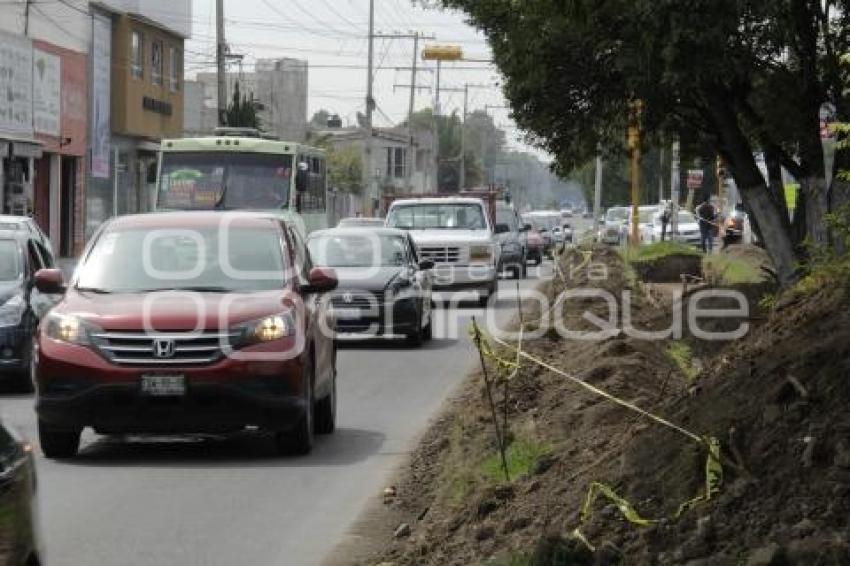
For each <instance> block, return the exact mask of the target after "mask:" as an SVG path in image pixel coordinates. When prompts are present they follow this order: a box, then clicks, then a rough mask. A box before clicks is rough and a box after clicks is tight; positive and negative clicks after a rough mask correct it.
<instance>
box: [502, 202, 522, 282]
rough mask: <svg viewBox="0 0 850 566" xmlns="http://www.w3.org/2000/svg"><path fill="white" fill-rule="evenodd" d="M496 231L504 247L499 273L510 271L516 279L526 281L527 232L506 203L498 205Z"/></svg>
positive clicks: (515, 212) (513, 210)
mask: <svg viewBox="0 0 850 566" xmlns="http://www.w3.org/2000/svg"><path fill="white" fill-rule="evenodd" d="M496 231H497V232H499V234H498V235H497V238H498V240H499V245H501V247H502V252H501V255H500V257H501V260H500V262H499V268H498V271H499V273H502V272H504V271H505V270H508V271H509V272H510V274H511V276H512V277H513V278H514V279H524V278H525V276H526V274H527V266H526V257H527V253H528V252H527V248H526V241H525V239H526V233H527V230H526V229H525V224H524V223H523V222H522V220H521V219H520V217H519V214H517V211H516V210H515V209H514V207H513V206H511V205H510V204H508V203H506V202H504V201H499V202H498V203H496Z"/></svg>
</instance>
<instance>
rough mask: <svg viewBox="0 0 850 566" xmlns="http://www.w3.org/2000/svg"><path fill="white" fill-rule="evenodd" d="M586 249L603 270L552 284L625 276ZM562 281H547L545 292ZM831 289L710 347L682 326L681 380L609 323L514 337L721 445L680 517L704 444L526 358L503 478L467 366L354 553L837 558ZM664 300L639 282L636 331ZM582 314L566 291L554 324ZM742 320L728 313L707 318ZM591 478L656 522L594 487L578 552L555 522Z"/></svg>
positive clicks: (849, 451)
mask: <svg viewBox="0 0 850 566" xmlns="http://www.w3.org/2000/svg"><path fill="white" fill-rule="evenodd" d="M579 261H580V258H579V257H578V256H577V255H574V256H568V257H566V258H564V259H563V263H564V265H565V266H566V264H567V263H568V262H572V263H573V264H576V263H578V262H579ZM593 261H594V262H595V263H596V264H597V265H602V264H604V265H605V267H606V271H607V274H606V275H607V277H605V278H604V279H601V280H600V279H599V278H598V277H590V276H589V275H590V274H591V273H592V271H591V270H589V269H583V270H579V271H575V270H573V271H572V275H573V276H574V277H573V278H571V279H569V280H568V281H567V282H566V287H579V286H581V287H588V286H589V287H601V288H603V289H606V290H608V291H610V292H612V293H613V294H615V295H617V296H619V295H620V293H621V292H622V291H623V290H624V289H626V288H628V287H629V285H631V284H633V283H630V281H629V277H628V276H627V273H625V272H624V269H623V263H622V260H621V259H620V257H619V256H618V255H617V254H616V253H615V252H612V251H610V250H606V249H601V248H600V249H596V250H594V257H593ZM564 271H565V273H570V270H569V269H565V270H564ZM598 273H599V271H598V270H597V271H596V275H598ZM564 287H565V285H564V284H563V283H559V282H555V283H553V284H552V286H551V288H550V289H548V292H549V295H550V296H552V297H554V296H556V295H557V294H558V293H560V292H561V291H562V290H563V289H564ZM845 295H846V294H845V292H844V291H843V290H842V289H830V290H823V291H822V292H821V293H820V294H819V295H817V296H809V297H805V298H798V299H796V300H786V301H784V302H783V301H780V302H779V304H778V305H777V306H776V307H775V308H774V309H773V310H772V311H771V312H770V313H767V314H766V315H765V317H764V318H763V320H761V321H760V320H759V317H751V318H750V319H749V320H747V321H746V322H749V324H750V325H751V326H752V328H751V330H750V332H749V334H748V335H747V336H746V337H745V338H743V339H741V340H738V341H736V342H732V343H723V344H722V345H717V344H712V345H710V346H708V345H701V344H700V343H699V342H698V341H697V340H695V339H694V338H693V336H689V335H686V336H685V340H683V341H682V342H683V343H687V344H689V345H690V350H689V351H693V352H696V355H697V357H698V358H699V360H698V361H697V360H687V362H688V363H693V364H694V365H695V366H696V368H697V370H696V375H697V376H698V379H697V380H696V381H692V380H689V379H688V377H687V376H686V375H685V374H686V373H687V372H684V371H683V366H682V361H681V360H677V358H676V356H673V355H671V351H672V349H671V346H672V345H674V344H673V343H671V342H670V341H648V340H642V339H636V338H630V337H626V336H622V335H621V336H618V337H614V338H609V339H606V340H602V341H578V340H566V339H564V338H563V337H562V336H561V335H559V334H558V333H557V332H555V331H554V329H550V330H549V331H547V332H546V333H545V335H544V336H543V337H542V338H539V339H537V340H534V341H529V342H527V343H526V344H525V349H526V350H527V351H528V352H529V353H530V354H532V355H533V356H536V357H538V358H540V359H541V360H542V361H544V362H546V363H548V364H551V365H552V366H555V367H557V368H559V369H561V370H563V371H565V372H567V373H570V374H572V375H575V376H577V377H580V378H581V379H583V380H586V381H587V382H589V383H591V384H593V385H595V386H597V387H599V388H601V389H604V390H606V391H608V392H610V393H611V394H613V395H616V396H617V397H618V398H621V399H624V400H626V401H628V402H632V403H634V404H636V405H638V406H640V407H642V408H644V409H646V410H648V411H651V412H652V413H654V414H657V415H659V416H662V417H664V418H666V419H669V420H670V421H672V422H674V423H677V424H679V425H681V426H682V427H684V428H686V429H688V430H690V431H693V432H695V433H697V434H699V435H712V436H714V437H716V438H718V439H719V440H720V441H721V444H722V448H723V450H722V461H723V462H724V482H723V485H722V486H721V488H720V492H719V493H718V494H717V495H716V496H715V497H714V498H713V499H712V500H711V501H709V502H707V503H701V504H698V505H696V506H694V507H693V508H692V509H691V510H689V511H687V512H685V513H684V514H683V515H682V516H681V517H679V518H678V519H672V517H673V516H674V514H675V512H676V510H677V508H678V506H679V505H680V504H681V503H682V502H684V501H687V500H689V499H691V498H693V497H694V496H696V495H700V494H701V493H702V492H704V482H705V463H706V454H705V451H704V449H703V448H702V447H701V446H700V445H698V444H697V443H696V442H694V441H693V440H691V439H688V438H687V437H685V436H684V435H682V434H680V433H678V432H675V431H672V430H670V429H668V428H665V427H663V426H661V425H658V424H656V423H653V422H651V421H649V420H648V419H647V418H645V417H643V416H641V415H638V414H636V413H634V412H631V411H629V410H628V409H626V408H623V407H620V406H618V405H616V404H613V403H611V402H610V401H608V400H605V399H603V398H601V397H599V396H597V395H594V394H592V393H590V392H587V391H585V390H583V389H581V388H579V387H577V386H576V385H575V384H573V383H571V382H570V381H568V380H566V379H565V378H563V377H562V376H559V375H558V374H556V373H554V372H551V371H548V370H545V369H543V368H542V367H540V366H536V365H532V364H530V363H523V366H522V368H521V370H520V371H519V373H518V375H517V376H516V378H515V379H514V380H513V381H512V382H511V383H510V384H509V387H508V397H507V399H508V403H507V406H508V421H509V423H510V427H509V428H510V434H509V440H510V442H511V448H510V450H509V456H510V459H509V468H510V470H509V471H510V474H511V479H510V481H505V480H504V477H503V475H502V473H501V466H500V460H499V459H498V458H497V457H495V454H496V453H497V450H496V447H497V442H496V440H495V435H494V432H493V423H492V420H491V412H490V408H489V404H488V403H487V396H486V395H485V392H484V388H483V386H482V384H483V381H482V379H481V375H480V374H479V375H473V376H471V378H470V380H469V381H468V383H467V385H466V386H465V388H464V389H463V391H462V392H461V393H460V395H459V396H458V398H457V399H456V400H455V401H453V403H452V405H451V406H450V407H448V408H447V410H446V412H445V414H444V415H443V416H442V417H441V418H440V419H439V420H438V421H437V422H436V423H435V425H434V426H433V427H432V428H431V429H430V430H429V431H428V432H427V434H426V435H425V437H424V438H423V440H422V442H421V444H420V446H419V447H418V449H417V450H416V451H415V453H414V454H413V457H412V458H411V461H410V463H409V465H408V467H407V468H406V469H405V470H404V473H403V475H402V477H401V478H400V479H399V481H398V484H397V487H395V489H394V490H392V492H390V493H388V494H387V496H386V505H385V506H384V509H383V514H384V516H383V518H382V519H379V520H377V521H376V522H375V523H374V524H373V525H372V526H371V529H370V535H369V536H370V537H371V538H372V539H377V540H378V541H379V543H380V547H381V548H380V550H379V551H377V552H376V553H375V554H374V555H373V556H371V557H369V558H368V559H365V560H360V559H358V560H357V561H358V562H359V563H365V564H377V563H382V562H385V563H392V564H398V565H402V564H410V565H413V564H416V565H420V564H458V565H460V564H464V565H465V564H479V563H484V562H487V563H496V564H516V565H521V564H538V565H548V564H594V563H617V562H621V563H627V564H643V563H647V564H691V565H692V566H695V565H697V564H738V563H750V564H754V565H755V564H842V563H850V553H848V540H847V536H848V535H847V533H848V518H850V413H848V412H847V410H846V408H847V406H848V401H850V385H848V384H847V381H846V378H845V374H846V371H847V368H848V366H850V308H848V301H847V297H846V296H845ZM753 302H754V303H755V298H754V299H753ZM668 307H669V304H668V303H664V302H663V301H661V302H659V301H657V300H648V299H647V298H646V297H641V296H640V294H639V293H638V294H637V296H636V297H635V298H634V300H633V307H632V319H633V320H632V322H633V324H634V326H636V327H638V328H641V329H644V330H660V329H664V328H667V327H669V326H670V313H669V312H667V311H666V309H667V308H668ZM751 309H753V310H755V309H756V305H755V304H752V305H751ZM585 310H587V311H591V312H594V313H596V314H597V315H598V316H601V317H603V318H605V317H607V312H606V308H605V307H604V306H603V305H602V304H601V303H600V302H599V301H598V300H597V301H594V300H592V299H587V300H574V301H571V302H570V303H569V309H568V310H567V313H566V314H565V315H564V320H565V325H566V326H567V327H569V328H572V329H578V328H590V325H589V323H588V322H587V321H586V320H585V319H584V318H583V317H582V316H581V313H582V312H583V311H585ZM539 315H540V313H539V312H535V309H534V308H533V307H529V309H528V310H527V312H525V313H524V316H523V318H524V320H525V321H534V320H535V319H537V318H539ZM685 318H686V319H687V315H685ZM740 322H742V321H741V320H737V321H729V320H726V321H723V322H722V323H718V326H717V328H721V327H724V328H725V327H726V326H728V325H732V324H735V325H737V324H740ZM530 327H532V328H533V327H534V323H533V322H531V323H530ZM703 346H705V347H703ZM490 371H491V372H492V371H494V369H493V368H490ZM690 377H691V378H692V377H693V376H690ZM502 392H503V390H502V388H501V387H499V388H497V390H496V394H495V396H496V399H495V400H496V403H497V405H498V406H499V407H500V410H501V407H502V401H503V395H502ZM500 418H501V416H500ZM594 481H599V482H603V483H605V484H606V485H608V486H610V487H611V488H613V489H614V490H615V491H616V492H617V493H618V494H620V495H621V496H622V497H624V498H625V499H626V500H628V501H629V502H630V503H631V504H632V505H633V506H634V508H635V509H636V510H637V511H638V512H639V513H640V514H641V515H642V516H643V517H647V518H665V517H666V518H668V519H667V520H662V521H661V522H660V523H657V524H653V525H651V526H649V527H640V526H636V525H634V524H631V523H629V522H627V521H625V520H624V519H623V517H622V514H621V513H620V512H619V511H618V509H617V507H616V506H615V505H613V504H610V503H608V502H607V501H606V500H603V499H600V500H599V501H598V502H597V503H596V505H595V506H594V509H593V514H592V516H591V517H590V519H589V520H587V521H586V523H585V524H584V525H582V532H583V534H584V535H585V536H586V537H587V540H588V541H590V542H591V543H592V544H593V545H595V546H596V549H597V550H596V552H590V551H589V550H588V549H587V548H586V547H584V546H583V545H582V544H581V543H580V542H578V541H577V540H576V539H574V538H571V537H570V536H569V533H570V531H571V530H572V529H573V528H575V527H576V526H578V524H579V510H580V509H581V507H582V504H583V503H584V498H585V495H586V494H587V490H588V486H589V485H590V483H591V482H594ZM399 527H401V528H399ZM373 542H374V540H373Z"/></svg>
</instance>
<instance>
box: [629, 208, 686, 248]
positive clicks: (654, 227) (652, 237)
mask: <svg viewBox="0 0 850 566" xmlns="http://www.w3.org/2000/svg"><path fill="white" fill-rule="evenodd" d="M662 227H663V226H662V224H661V212H656V213H655V214H654V215H653V217H652V224H650V225H646V226H644V228H643V229H644V233H643V238H642V240H643V241H644V242H645V243H654V242H660V241H661V230H662ZM667 239H668V240H671V241H676V242H681V243H683V244H690V245H694V246H698V245H700V237H699V224H698V223H697V219H696V217H695V216H694V215H693V214H691V213H690V212H688V211H687V210H680V211H679V221H678V223H677V229H676V232H673V224H672V222H671V223H668V224H667Z"/></svg>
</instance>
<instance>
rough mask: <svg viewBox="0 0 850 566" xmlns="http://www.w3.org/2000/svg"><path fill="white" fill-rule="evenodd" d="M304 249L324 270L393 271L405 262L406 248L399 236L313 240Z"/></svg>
mask: <svg viewBox="0 0 850 566" xmlns="http://www.w3.org/2000/svg"><path fill="white" fill-rule="evenodd" d="M307 247H309V248H310V255H311V256H312V257H313V262H314V263H316V264H317V265H322V266H325V267H378V266H381V267H395V266H402V265H405V264H406V263H407V261H408V257H407V244H406V242H405V241H404V238H402V237H400V236H379V235H377V234H363V235H362V236H360V235H349V234H346V235H336V236H330V235H329V236H316V237H313V238H310V240H309V241H308V242H307Z"/></svg>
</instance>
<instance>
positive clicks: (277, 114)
mask: <svg viewBox="0 0 850 566" xmlns="http://www.w3.org/2000/svg"><path fill="white" fill-rule="evenodd" d="M308 74H309V73H308V65H307V61H304V60H301V59H291V58H282V59H258V60H257V62H256V64H255V66H254V71H253V72H244V73H243V72H232V73H227V93H228V95H227V101H228V104H229V103H230V100H231V97H232V96H233V91H234V89H235V86H236V83H237V82H238V83H239V90H240V92H242V93H245V94H253V96H254V98H255V99H256V100H257V101H258V102H259V105H260V106H259V111H258V117H259V119H260V124H261V125H262V128H263V130H265V131H266V132H267V133H269V134H272V135H274V136H276V137H278V138H279V139H282V140H286V141H292V142H297V143H302V142H304V141H305V140H306V139H307V89H308V80H307V78H308ZM195 81H197V83H199V84H200V85H202V88H203V96H200V95H196V96H193V97H192V98H190V99H188V100H187V104H190V105H192V106H191V107H189V108H187V112H188V114H187V118H188V119H187V122H186V124H185V131H186V133H187V134H192V135H197V134H209V133H211V132H212V131H213V129H214V128H215V127H216V126H217V125H218V123H217V122H218V113H217V110H216V109H217V104H218V100H217V97H218V87H217V75H216V73H198V74H197V76H196V77H195ZM199 101H200V103H201V104H202V106H201V107H200V108H195V105H197V104H198V103H199ZM197 120H200V122H198V121H197ZM198 124H200V127H198Z"/></svg>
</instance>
